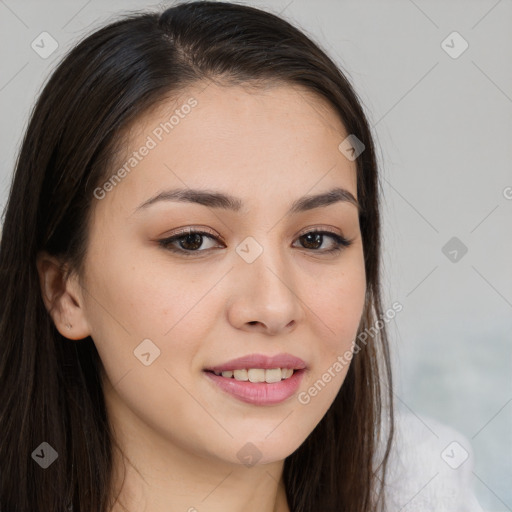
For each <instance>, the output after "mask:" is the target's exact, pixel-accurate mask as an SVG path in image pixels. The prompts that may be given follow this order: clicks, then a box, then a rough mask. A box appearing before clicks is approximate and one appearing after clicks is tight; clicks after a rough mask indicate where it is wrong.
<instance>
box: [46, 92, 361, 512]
mask: <svg viewBox="0 0 512 512" xmlns="http://www.w3.org/2000/svg"><path fill="white" fill-rule="evenodd" d="M191 97H193V98H195V99H196V100H197V105H196V106H195V107H194V108H193V109H191V111H190V112H189V113H188V114H187V115H186V116H183V118H180V121H179V124H177V125H176V126H174V128H173V129H172V131H170V133H168V134H165V133H164V136H163V137H162V140H161V141H157V142H158V144H157V145H156V147H155V148H153V149H151V150H150V151H149V152H148V154H147V155H146V156H145V157H144V158H143V159H141V161H140V162H139V163H138V164H137V165H136V166H135V167H134V168H133V169H132V170H131V172H130V173H129V174H127V175H126V177H124V179H123V180H122V181H121V182H120V183H118V184H117V185H116V186H115V187H113V189H112V190H111V191H109V192H108V193H106V195H105V197H104V198H103V199H101V200H99V199H95V200H94V204H93V217H92V221H91V224H90V226H89V229H90V238H89V246H88V248H87V255H86V260H85V271H84V275H81V276H77V275H76V274H73V275H72V276H71V277H70V278H69V279H68V280H64V279H62V274H60V272H59V268H58V265H57V263H58V262H57V261H56V260H55V259H54V258H53V257H50V256H48V255H47V254H45V253H41V254H40V256H39V258H38V262H37V264H38V270H39V273H40V277H41V286H42V290H43V297H44V300H45V304H46V306H47V308H48V310H49V311H50V312H51V315H52V318H53V320H54V322H55V325H56V327H57V329H58V330H59V331H60V333H61V334H63V335H64V336H65V337H67V338H68V339H70V340H80V339H83V338H85V337H87V336H91V337H92V339H93V341H94V343H95V345H96V347H97V349H98V352H99V354H100V357H101V360H102V363H103V366H104V369H105V374H104V379H103V382H104V385H103V389H104V393H105V399H106V404H107V410H108V416H109V421H110V423H111V425H112V428H113V431H114V434H115V437H116V440H117V442H118V443H119V445H120V447H121V449H122V451H123V453H124V455H125V457H126V458H127V459H126V460H125V463H126V479H125V482H124V486H123V487H122V488H121V481H122V470H121V468H122V460H121V457H120V454H119V452H118V451H117V450H116V451H115V453H116V456H115V468H116V471H115V475H116V488H115V490H114V491H113V492H114V495H116V494H117V492H119V491H120V495H119V499H118V501H117V502H116V505H115V506H114V508H113V511H115V512H119V511H121V510H129V511H141V510H148V511H149V510H151V511H152V512H168V511H169V510H183V511H189V512H193V511H199V512H206V511H207V512H220V511H223V512H226V511H231V512H238V511H240V510H244V511H246V512H271V511H273V512H289V508H288V504H287V502H286V495H285V490H284V486H283V484H282V470H283V464H284V459H285V458H286V457H287V456H288V455H290V454H291V453H292V452H294V451H295V450H296V449H297V448H298V447H299V446H300V445H301V444H302V443H303V441H304V440H305V439H306V437H307V436H308V435H309V434H310V433H311V432H312V430H313V429H314V427H315V426H316V425H317V424H318V422H319V421H320V420H321V419H322V417H323V416H324V415H325V413H326V411H327V410H328V408H329V406H330V405H331V403H332V401H333V400H334V398H335V396H336V394H337V393H338V391H339V389H340V387H341V385H342V383H343V380H344V378H345V375H346V372H347V370H348V365H345V366H344V367H343V370H342V371H338V372H337V373H336V374H335V377H334V378H332V379H331V380H330V382H328V383H327V384H325V386H323V388H322V389H321V391H319V392H318V393H317V394H316V396H314V397H311V400H310V402H309V403H308V404H307V405H304V404H303V403H300V402H299V400H298V395H299V394H300V393H301V392H307V391H308V389H309V388H311V386H313V385H314V383H315V382H317V381H318V380H319V379H320V378H321V377H322V375H323V374H324V373H325V372H326V371H327V370H328V369H329V368H332V367H333V364H334V363H335V361H336V360H337V358H338V356H340V355H342V354H343V353H345V351H347V350H352V348H353V344H354V339H355V337H356V334H357V328H358V325H359V322H360V319H361V315H362V313H363V308H364V301H365V288H366V279H365V269H364V257H363V246H362V239H361V232H360V226H359V218H358V209H357V206H355V205H354V204H352V203H350V202H348V201H338V202H335V203H332V204H330V205H328V206H323V207H318V208H314V209H311V210H308V211H305V212H300V213H294V214H291V215H287V211H288V209H289V208H290V206H291V204H292V203H293V202H294V201H295V200H297V199H298V198H301V197H303V196H309V195H314V194H319V193H322V192H326V191H328V190H331V189H332V188H335V187H341V188H343V189H346V190H347V191H349V192H351V193H352V195H353V196H354V197H356V198H357V186H356V183H357V182H356V165H355V162H353V161H350V160H349V159H347V158H346V157H345V156H344V155H343V154H342V153H341V152H340V151H339V149H338V146H339V144H340V142H341V141H342V140H343V139H344V138H345V137H346V136H347V135H348V134H347V133H346V131H345V128H344V126H343V124H342V123H341V121H340V120H339V118H338V116H337V114H336V113H335V111H334V110H333V109H332V107H330V106H329V105H328V104H327V103H326V102H325V101H324V100H323V99H321V98H318V97H317V96H315V95H314V94H312V93H310V92H309V91H307V90H306V89H302V88H298V87H295V86H291V85H283V84H281V85H272V86H270V85H267V86H266V87H264V88H261V87H260V88H254V87H251V86H249V85H246V86H233V85H229V86H228V85H222V84H220V83H198V84H196V85H195V86H193V87H189V88H188V89H187V90H186V91H185V92H182V93H181V94H180V95H179V97H175V98H174V99H173V100H166V101H165V102H164V103H163V104H161V105H159V107H158V108H155V109H153V110H152V111H151V112H149V113H147V114H146V115H145V116H144V118H141V119H140V120H139V121H138V122H137V123H136V124H135V126H134V127H133V128H132V129H131V130H130V132H129V137H128V140H127V144H126V155H120V158H119V167H120V166H122V165H123V164H124V162H125V161H126V159H127V158H128V157H129V156H130V155H131V154H132V153H133V151H136V150H138V149H139V148H140V147H141V146H143V145H144V144H145V143H146V141H147V137H148V136H152V137H153V138H155V137H154V135H152V133H153V131H154V130H155V128H156V127H158V126H159V124H160V123H161V122H164V121H166V120H168V119H169V117H170V116H171V114H172V112H173V111H174V110H175V109H177V108H180V106H181V105H184V104H185V103H186V102H187V100H188V99H190V98H191ZM117 169H118V167H115V168H113V169H112V173H113V174H114V173H115V172H116V171H117ZM174 188H192V189H196V188H201V189H208V190H209V191H219V192H223V193H225V194H230V195H232V196H235V197H237V198H239V199H240V201H241V202H242V208H241V210H240V211H239V212H235V211H231V210H227V209H223V208H215V207H209V206H204V205H200V204H193V203H186V202H178V201H158V202H155V203H154V204H152V205H150V206H147V207H145V208H138V207H139V206H140V205H141V204H142V203H144V202H145V201H147V200H148V199H150V198H152V197H153V196H155V195H156V194H158V193H160V192H162V191H164V190H170V189H174ZM186 227H192V228H194V229H197V230H200V231H204V230H206V231H208V232H210V233H211V234H212V235H213V236H214V237H216V238H209V237H206V236H205V237H202V238H201V237H200V238H199V240H198V241H197V238H195V239H193V240H190V239H189V240H188V242H187V239H186V237H185V239H183V238H182V239H181V242H180V241H175V242H174V243H173V244H172V245H170V246H168V247H164V246H162V245H160V244H159V242H158V241H159V240H162V239H165V238H168V237H170V236H172V235H173V234H175V233H176V232H177V231H178V230H179V228H186ZM314 228H321V229H322V230H326V231H331V232H333V233H335V234H339V235H342V236H344V237H345V238H347V239H348V240H350V241H352V243H351V245H350V246H348V247H342V248H341V250H340V251H339V252H335V253H331V254H329V253H327V252H326V251H327V250H329V249H331V248H333V247H335V246H336V242H335V240H334V239H332V238H331V237H329V236H326V235H324V236H323V237H322V236H320V237H316V238H315V237H313V238H312V239H310V240H309V241H308V239H307V238H306V237H304V236H302V235H304V234H305V233H308V232H309V231H311V230H312V229H314ZM247 237H253V238H254V239H255V240H256V241H257V243H258V244H259V245H260V246H261V247H262V248H263V252H262V253H261V254H260V256H259V257H257V258H256V260H255V261H253V262H252V263H248V262H247V261H245V260H244V259H243V258H242V257H241V256H240V255H239V254H238V253H237V251H236V248H237V246H239V245H240V244H241V243H242V242H243V241H244V240H245V239H246V238H247ZM180 244H181V245H180ZM170 247H175V248H182V250H188V252H189V253H190V254H189V255H188V256H187V255H186V254H180V253H175V252H172V251H171V250H170ZM67 325H70V326H71V327H70V328H69V327H68V326H67ZM145 339H149V340H151V342H152V343H154V345H155V346H156V347H158V349H159V350H160V355H159V356H158V357H157V358H156V359H154V360H153V362H152V363H151V364H149V365H147V366H146V365H144V364H143V363H142V362H141V361H140V360H139V359H138V358H137V357H136V356H135V354H134V350H136V349H137V347H138V346H139V345H140V343H141V342H142V340H145ZM146 343H147V342H146ZM254 353H259V354H266V355H276V354H280V353H290V354H292V355H295V356H297V357H300V358H302V359H303V360H304V361H305V362H306V364H307V370H306V372H305V374H304V378H303V381H302V383H301V386H300V388H299V391H298V393H297V394H296V395H295V396H292V397H291V398H289V399H287V400H285V401H284V402H282V403H279V404H277V405H272V406H257V405H253V404H248V403H244V402H242V401H240V400H238V399H236V398H234V397H233V396H231V395H228V394H226V393H225V392H223V391H221V390H220V389H219V388H218V387H217V386H216V385H214V384H212V382H211V381H210V380H209V379H208V378H207V377H206V375H205V373H204V371H203V370H204V368H206V367H208V366H212V365H215V364H220V363H223V362H226V361H229V360H231V359H233V358H237V357H240V356H244V355H247V354H254ZM146 358H147V356H146ZM247 443H252V444H253V445H254V446H256V447H257V449H258V450H259V454H260V457H261V458H260V459H259V460H258V461H257V463H256V464H255V465H252V466H246V465H244V464H242V461H241V460H240V458H239V455H237V454H238V452H239V451H240V450H241V449H242V448H243V447H244V446H246V445H247ZM128 461H129V462H128ZM340 463H342V461H340ZM304 470H305V471H307V468H304ZM121 504H122V505H123V507H125V509H123V507H121Z"/></svg>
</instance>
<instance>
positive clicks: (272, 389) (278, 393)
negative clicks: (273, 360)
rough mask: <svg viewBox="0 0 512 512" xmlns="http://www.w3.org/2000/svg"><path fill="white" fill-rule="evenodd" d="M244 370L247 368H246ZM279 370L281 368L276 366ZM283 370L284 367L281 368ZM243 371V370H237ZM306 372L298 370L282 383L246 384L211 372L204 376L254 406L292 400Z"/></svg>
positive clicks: (206, 372)
mask: <svg viewBox="0 0 512 512" xmlns="http://www.w3.org/2000/svg"><path fill="white" fill-rule="evenodd" d="M249 367H250V368H255V367H256V368H261V366H249ZM243 368H246V366H244V367H243ZM274 368H279V366H274ZM281 368H282V367H281ZM235 369H241V368H235ZM304 372H305V370H303V369H302V370H296V371H294V372H293V375H292V376H291V377H290V378H288V379H284V380H282V381H281V382H272V383H270V384H268V383H266V382H249V381H247V382H244V381H240V380H236V379H234V378H226V377H222V376H221V375H215V374H214V373H212V372H211V371H205V372H204V374H205V375H206V376H207V377H208V378H209V379H210V380H211V381H212V382H213V383H215V384H216V385H217V386H219V388H220V389H221V390H223V391H224V392H226V393H229V394H230V395H232V396H234V397H235V398H237V399H238V400H241V401H242V402H247V403H250V404H253V405H274V404H278V403H280V402H283V401H284V400H286V399H288V398H290V397H291V396H292V395H294V394H295V393H296V392H297V389H298V388H299V386H300V383H301V381H302V377H303V375H304Z"/></svg>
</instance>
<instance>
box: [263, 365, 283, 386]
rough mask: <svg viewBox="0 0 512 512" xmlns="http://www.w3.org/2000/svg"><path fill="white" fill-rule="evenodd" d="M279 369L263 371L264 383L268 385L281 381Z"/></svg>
mask: <svg viewBox="0 0 512 512" xmlns="http://www.w3.org/2000/svg"><path fill="white" fill-rule="evenodd" d="M281 371H282V370H281V368H272V369H271V370H265V382H268V383H269V384H270V383H271V382H280V381H281Z"/></svg>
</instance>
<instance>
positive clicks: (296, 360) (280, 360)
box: [205, 354, 306, 372]
mask: <svg viewBox="0 0 512 512" xmlns="http://www.w3.org/2000/svg"><path fill="white" fill-rule="evenodd" d="M249 368H262V369H265V370H269V369H272V368H291V369H292V370H302V369H304V368H306V363H305V362H304V361H303V360H302V359H301V358H300V357H295V356H292V355H291V354H277V355H275V356H266V355H264V354H249V355H246V356H242V357H239V358H237V359H232V360H231V361H227V362H226V363H222V364H218V365H215V366H211V367H208V368H205V370H209V371H213V372H226V371H229V370H243V369H249Z"/></svg>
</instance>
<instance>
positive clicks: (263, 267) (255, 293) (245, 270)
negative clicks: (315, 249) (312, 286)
mask: <svg viewBox="0 0 512 512" xmlns="http://www.w3.org/2000/svg"><path fill="white" fill-rule="evenodd" d="M231 275H232V280H233V281H232V282H233V286H232V288H231V290H232V293H231V297H230V299H229V300H228V318H229V321H230V323H231V324H232V325H233V326H234V327H235V328H237V329H242V330H245V331H249V332H261V333H265V334H269V335H278V334H285V333H288V332H291V331H292V330H294V329H295V328H296V327H297V325H298V324H299V323H300V322H301V320H302V319H303V318H304V315H305V314H304V309H303V307H304V302H303V300H301V298H300V297H299V292H298V290H297V288H298V286H297V284H298V283H297V277H294V276H293V271H292V270H291V269H290V266H289V264H288V265H287V264H286V263H285V262H284V261H283V257H282V255H281V256H280V255H279V254H278V253H277V251H270V250H269V249H265V250H264V251H263V253H262V254H261V255H260V256H259V257H258V258H257V259H256V260H255V261H253V262H252V263H247V262H246V261H244V260H243V259H241V258H240V260H239V261H237V263H236V268H235V269H233V271H232V272H231Z"/></svg>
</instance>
